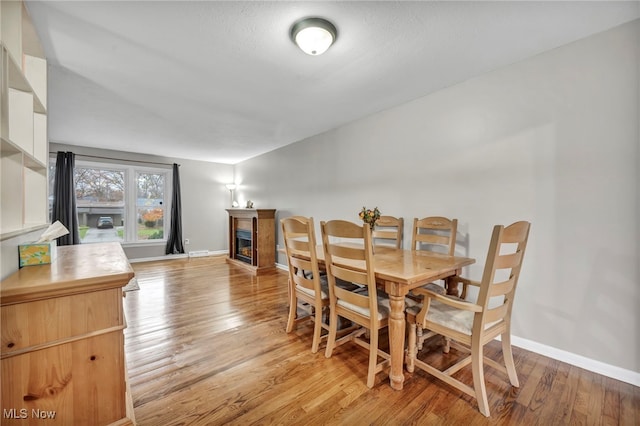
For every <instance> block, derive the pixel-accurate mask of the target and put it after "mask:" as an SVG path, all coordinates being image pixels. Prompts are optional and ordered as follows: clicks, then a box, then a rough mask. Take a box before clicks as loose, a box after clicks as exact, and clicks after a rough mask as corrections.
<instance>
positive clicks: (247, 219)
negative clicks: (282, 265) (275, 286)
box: [227, 209, 276, 275]
mask: <svg viewBox="0 0 640 426" xmlns="http://www.w3.org/2000/svg"><path fill="white" fill-rule="evenodd" d="M227 212H229V256H228V257H227V261H228V262H229V263H233V264H235V265H238V266H242V267H245V268H247V269H249V270H251V271H252V272H254V273H255V274H256V275H259V274H262V273H265V272H269V271H274V270H275V267H276V266H275V265H276V239H275V230H276V225H275V212H276V211H275V210H274V209H227Z"/></svg>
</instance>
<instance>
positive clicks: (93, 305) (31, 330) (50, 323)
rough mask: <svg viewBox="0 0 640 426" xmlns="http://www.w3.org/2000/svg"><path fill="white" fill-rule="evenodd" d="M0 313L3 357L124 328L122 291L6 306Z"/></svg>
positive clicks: (98, 292)
mask: <svg viewBox="0 0 640 426" xmlns="http://www.w3.org/2000/svg"><path fill="white" fill-rule="evenodd" d="M0 311H1V315H0V316H1V320H2V325H1V329H2V349H1V351H0V352H1V354H2V358H5V357H7V356H11V355H12V354H13V353H20V352H23V351H24V350H25V349H28V348H34V347H38V346H42V345H44V346H47V345H51V344H60V343H64V342H65V341H70V340H74V339H78V338H82V337H83V336H84V337H86V336H89V335H96V334H100V332H104V331H105V330H107V329H113V328H118V327H120V328H123V327H124V320H123V313H122V289H121V288H112V289H108V290H102V291H96V292H92V293H83V294H74V295H70V296H63V297H56V298H53V299H44V300H37V301H33V302H27V303H17V304H15V305H5V306H2V307H1V308H0Z"/></svg>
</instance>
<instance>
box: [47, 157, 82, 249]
mask: <svg viewBox="0 0 640 426" xmlns="http://www.w3.org/2000/svg"><path fill="white" fill-rule="evenodd" d="M75 163H76V156H75V154H74V153H73V152H61V151H58V156H57V157H56V176H55V180H54V183H53V210H52V213H51V221H52V222H55V221H56V220H59V221H60V223H62V224H63V225H64V226H65V227H66V228H67V229H68V230H69V233H68V234H67V235H63V236H62V237H60V238H58V245H59V246H68V245H72V244H80V232H79V231H78V211H77V210H76V189H75V184H74V182H73V169H74V167H75Z"/></svg>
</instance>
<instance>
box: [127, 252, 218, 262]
mask: <svg viewBox="0 0 640 426" xmlns="http://www.w3.org/2000/svg"><path fill="white" fill-rule="evenodd" d="M227 253H229V251H228V250H213V251H212V250H209V251H207V253H206V254H204V253H201V252H200V251H199V252H198V256H196V257H200V256H220V255H226V254H227ZM187 257H189V253H181V254H167V255H165V256H155V257H140V258H138V259H129V263H140V262H153V261H156V260H173V259H184V258H187ZM192 257H193V256H192Z"/></svg>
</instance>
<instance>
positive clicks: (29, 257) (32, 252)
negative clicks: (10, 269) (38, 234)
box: [18, 241, 56, 268]
mask: <svg viewBox="0 0 640 426" xmlns="http://www.w3.org/2000/svg"><path fill="white" fill-rule="evenodd" d="M18 252H19V253H20V267H21V268H22V267H23V266H30V265H43V264H46V263H51V262H53V261H54V260H55V259H56V242H55V241H47V242H44V243H25V244H20V245H19V246H18Z"/></svg>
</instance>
